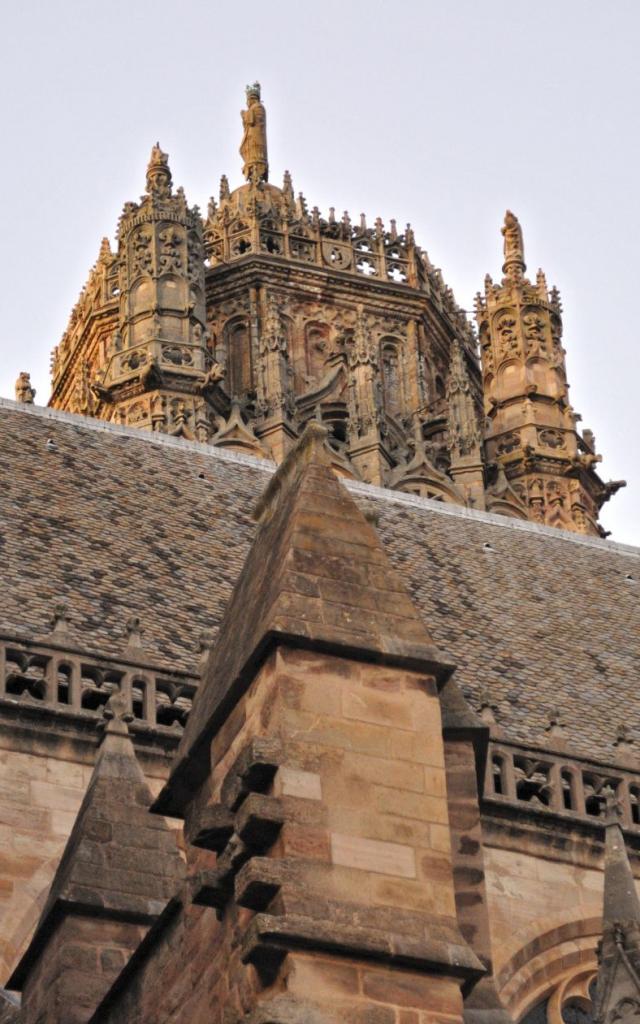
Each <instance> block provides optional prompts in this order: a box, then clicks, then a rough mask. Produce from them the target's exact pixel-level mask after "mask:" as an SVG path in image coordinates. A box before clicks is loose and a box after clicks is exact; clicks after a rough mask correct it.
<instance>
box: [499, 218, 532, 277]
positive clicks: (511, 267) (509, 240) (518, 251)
mask: <svg viewBox="0 0 640 1024" xmlns="http://www.w3.org/2000/svg"><path fill="white" fill-rule="evenodd" d="M501 231H502V235H503V237H504V266H503V267H502V271H503V273H504V274H505V275H506V276H507V277H509V278H511V279H512V280H513V281H521V280H522V276H523V274H524V272H525V270H526V269H527V265H526V263H525V262H524V241H523V239H522V228H521V227H520V221H519V220H518V218H517V217H516V215H515V213H512V212H511V210H507V212H506V213H505V215H504V224H503V226H502V228H501Z"/></svg>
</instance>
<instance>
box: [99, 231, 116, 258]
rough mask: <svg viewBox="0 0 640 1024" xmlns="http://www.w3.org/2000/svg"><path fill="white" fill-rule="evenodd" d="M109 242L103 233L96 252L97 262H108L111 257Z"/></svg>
mask: <svg viewBox="0 0 640 1024" xmlns="http://www.w3.org/2000/svg"><path fill="white" fill-rule="evenodd" d="M112 255H113V254H112V252H111V243H110V241H109V239H108V238H107V236H106V235H105V236H104V237H103V239H102V241H101V242H100V252H99V253H98V263H108V262H109V261H110V259H111V257H112Z"/></svg>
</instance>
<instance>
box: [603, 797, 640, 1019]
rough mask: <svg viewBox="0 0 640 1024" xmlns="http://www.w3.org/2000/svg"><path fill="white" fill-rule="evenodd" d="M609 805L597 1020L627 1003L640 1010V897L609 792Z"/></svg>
mask: <svg viewBox="0 0 640 1024" xmlns="http://www.w3.org/2000/svg"><path fill="white" fill-rule="evenodd" d="M607 805H608V806H607V819H606V824H605V853H604V907H603V914H602V945H601V948H600V954H599V959H600V968H599V971H598V987H597V993H596V1000H595V1003H596V1006H595V1011H596V1012H595V1019H596V1020H597V1021H605V1020H609V1019H610V1015H611V1014H613V1012H614V1010H616V1011H620V1015H621V1016H622V1012H621V1009H622V1008H623V1007H624V1006H625V1004H626V1003H628V1004H629V1006H632V1007H635V1009H636V1012H638V1011H640V899H638V892H637V889H636V884H635V880H634V877H633V873H632V871H631V865H630V864H629V858H628V856H627V849H626V845H625V841H624V835H623V832H622V829H621V827H620V821H619V811H618V807H617V805H616V802H615V795H614V794H612V793H611V794H609V797H608V799H607ZM611 1019H614V1017H611ZM615 1019H618V1018H617V1017H615ZM634 1019H635V1017H634Z"/></svg>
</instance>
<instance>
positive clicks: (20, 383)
mask: <svg viewBox="0 0 640 1024" xmlns="http://www.w3.org/2000/svg"><path fill="white" fill-rule="evenodd" d="M35 397H36V389H35V388H32V387H31V374H29V373H25V371H24V370H22V371H21V372H20V373H19V374H18V379H17V380H16V402H23V403H24V404H25V405H33V400H34V398H35Z"/></svg>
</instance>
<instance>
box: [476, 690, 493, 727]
mask: <svg viewBox="0 0 640 1024" xmlns="http://www.w3.org/2000/svg"><path fill="white" fill-rule="evenodd" d="M497 711H498V705H497V704H496V702H495V700H494V699H493V697H492V695H491V692H490V690H489V689H488V688H487V687H485V689H484V690H483V691H482V693H481V694H480V709H479V714H480V718H481V719H482V721H483V722H484V723H485V724H486V725H495V724H496V713H497Z"/></svg>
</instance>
